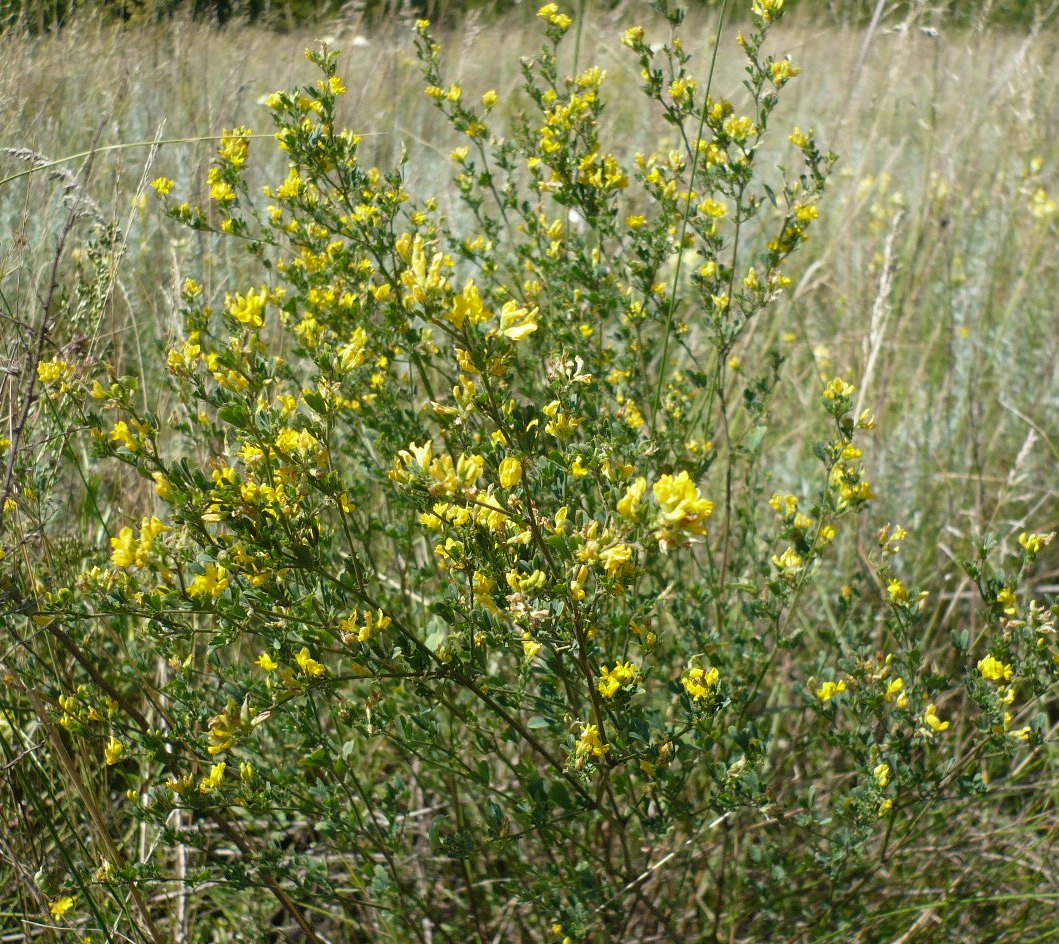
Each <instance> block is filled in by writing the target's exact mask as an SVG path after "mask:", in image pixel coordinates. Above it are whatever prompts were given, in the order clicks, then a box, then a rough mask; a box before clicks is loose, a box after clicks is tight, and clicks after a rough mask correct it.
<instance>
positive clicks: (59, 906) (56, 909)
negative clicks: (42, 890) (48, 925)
mask: <svg viewBox="0 0 1059 944" xmlns="http://www.w3.org/2000/svg"><path fill="white" fill-rule="evenodd" d="M73 906H74V900H73V898H72V897H71V896H70V895H63V897H62V898H56V899H55V901H52V902H49V903H48V910H49V911H50V912H51V916H52V918H54V919H55V920H56V921H58V920H59V919H60V918H61V917H62V916H63V915H64V914H66V912H67V911H69V910H70V909H71V908H72V907H73Z"/></svg>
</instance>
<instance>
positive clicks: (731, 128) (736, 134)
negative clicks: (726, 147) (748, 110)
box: [723, 115, 757, 142]
mask: <svg viewBox="0 0 1059 944" xmlns="http://www.w3.org/2000/svg"><path fill="white" fill-rule="evenodd" d="M723 127H724V133H725V134H727V135H728V136H729V137H730V138H731V139H732V140H733V141H739V142H742V141H745V140H746V139H747V138H749V137H750V136H751V135H752V134H754V132H756V131H757V128H755V127H754V122H753V121H751V120H750V119H749V118H748V117H747V116H746V115H740V116H739V117H736V116H735V115H729V116H728V117H727V118H725V120H724V125H723Z"/></svg>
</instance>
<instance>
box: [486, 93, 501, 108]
mask: <svg viewBox="0 0 1059 944" xmlns="http://www.w3.org/2000/svg"><path fill="white" fill-rule="evenodd" d="M498 100H499V96H497V94H496V91H495V90H494V89H489V91H488V92H486V93H485V94H484V95H482V106H483V107H484V108H486V109H487V110H488V109H490V108H493V107H494V106H495V105H496V103H497V101H498Z"/></svg>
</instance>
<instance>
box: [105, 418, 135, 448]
mask: <svg viewBox="0 0 1059 944" xmlns="http://www.w3.org/2000/svg"><path fill="white" fill-rule="evenodd" d="M110 441H111V442H117V443H121V444H122V445H123V446H124V447H125V448H126V449H128V450H129V452H135V451H136V450H137V449H139V448H140V442H139V440H138V439H137V438H136V437H135V436H133V434H132V431H131V430H130V429H129V424H128V423H126V422H125V420H119V421H118V422H117V423H115V424H114V428H113V429H112V430H111V431H110Z"/></svg>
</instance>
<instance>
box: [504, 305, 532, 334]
mask: <svg viewBox="0 0 1059 944" xmlns="http://www.w3.org/2000/svg"><path fill="white" fill-rule="evenodd" d="M538 327H539V326H538V324H537V309H536V308H519V306H518V305H517V304H516V303H515V302H513V301H508V302H505V303H504V307H503V308H501V309H500V333H501V334H502V335H503V336H504V337H505V338H510V339H511V340H512V341H521V340H523V339H524V338H528V337H529V336H530V335H531V334H533V332H534V331H536V330H537V328H538Z"/></svg>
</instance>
